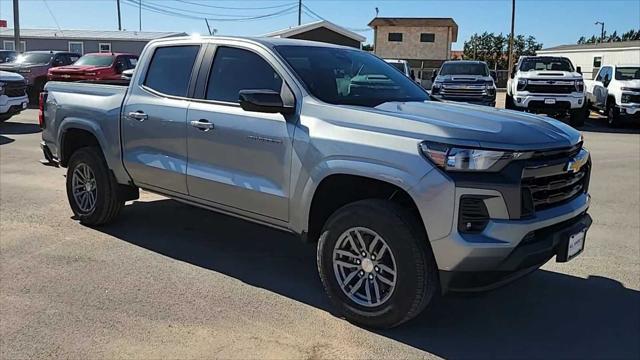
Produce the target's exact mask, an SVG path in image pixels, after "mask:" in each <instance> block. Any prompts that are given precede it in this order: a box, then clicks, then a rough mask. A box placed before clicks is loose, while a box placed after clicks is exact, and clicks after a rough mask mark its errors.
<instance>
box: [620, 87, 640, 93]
mask: <svg viewBox="0 0 640 360" xmlns="http://www.w3.org/2000/svg"><path fill="white" fill-rule="evenodd" d="M620 90H622V91H634V92H637V91H638V88H630V87H621V88H620Z"/></svg>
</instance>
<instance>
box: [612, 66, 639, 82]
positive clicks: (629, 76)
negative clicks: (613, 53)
mask: <svg viewBox="0 0 640 360" xmlns="http://www.w3.org/2000/svg"><path fill="white" fill-rule="evenodd" d="M616 80H640V67H638V66H628V67H617V68H616Z"/></svg>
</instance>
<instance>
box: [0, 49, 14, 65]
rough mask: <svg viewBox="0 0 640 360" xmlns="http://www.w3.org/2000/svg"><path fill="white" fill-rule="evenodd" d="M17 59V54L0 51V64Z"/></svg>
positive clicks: (10, 51) (9, 51)
mask: <svg viewBox="0 0 640 360" xmlns="http://www.w3.org/2000/svg"><path fill="white" fill-rule="evenodd" d="M17 57H18V52H17V51H13V50H0V64H4V63H7V62H12V61H14V60H15V59H16V58H17Z"/></svg>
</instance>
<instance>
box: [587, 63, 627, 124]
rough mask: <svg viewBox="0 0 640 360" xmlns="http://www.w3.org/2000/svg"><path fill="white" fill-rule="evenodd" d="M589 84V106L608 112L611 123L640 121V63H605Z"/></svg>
mask: <svg viewBox="0 0 640 360" xmlns="http://www.w3.org/2000/svg"><path fill="white" fill-rule="evenodd" d="M585 87H586V91H587V102H588V105H589V107H592V108H594V109H596V110H599V111H602V112H604V113H605V114H606V115H607V123H608V124H609V126H612V127H615V126H618V125H619V124H620V123H621V121H623V120H632V121H636V122H637V121H640V65H604V66H602V67H601V68H600V70H599V71H598V74H597V75H596V77H595V79H594V80H585Z"/></svg>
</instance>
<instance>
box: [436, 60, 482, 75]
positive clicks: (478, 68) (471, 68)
mask: <svg viewBox="0 0 640 360" xmlns="http://www.w3.org/2000/svg"><path fill="white" fill-rule="evenodd" d="M440 75H478V76H489V69H487V65H485V64H474V63H447V64H444V65H442V69H441V70H440Z"/></svg>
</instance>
